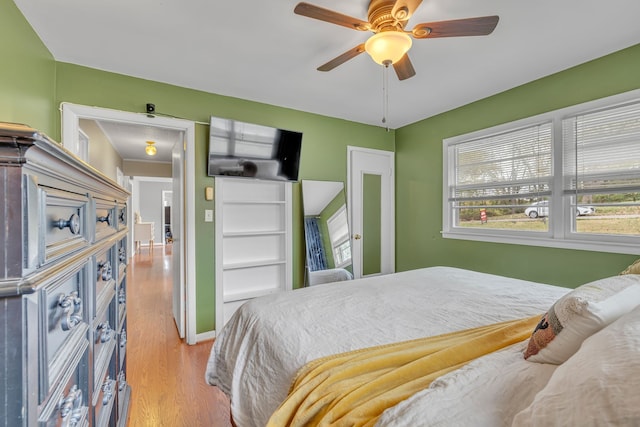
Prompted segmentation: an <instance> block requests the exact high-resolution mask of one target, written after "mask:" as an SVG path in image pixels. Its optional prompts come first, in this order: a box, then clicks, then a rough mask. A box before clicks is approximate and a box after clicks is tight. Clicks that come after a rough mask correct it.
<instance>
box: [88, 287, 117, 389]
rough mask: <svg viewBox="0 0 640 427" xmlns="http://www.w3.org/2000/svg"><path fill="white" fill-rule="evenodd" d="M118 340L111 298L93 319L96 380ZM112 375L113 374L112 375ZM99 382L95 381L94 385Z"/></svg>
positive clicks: (113, 305)
mask: <svg viewBox="0 0 640 427" xmlns="http://www.w3.org/2000/svg"><path fill="white" fill-rule="evenodd" d="M117 341H118V334H117V329H116V316H115V300H114V299H112V300H111V301H110V302H109V304H107V305H106V307H104V308H103V309H102V310H101V311H99V312H98V313H97V314H96V317H95V319H94V321H93V360H94V371H95V372H96V374H95V379H96V381H97V380H98V378H100V377H102V376H103V375H102V373H103V372H104V371H105V370H106V369H107V365H108V363H109V360H110V359H111V356H112V355H113V354H114V353H115V348H116V345H117ZM112 377H113V376H112ZM98 385H99V384H97V383H95V384H94V386H96V387H97V386H98Z"/></svg>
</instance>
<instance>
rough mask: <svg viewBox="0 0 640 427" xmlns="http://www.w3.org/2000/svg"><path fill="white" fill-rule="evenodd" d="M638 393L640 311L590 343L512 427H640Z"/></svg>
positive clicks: (559, 368)
mask: <svg viewBox="0 0 640 427" xmlns="http://www.w3.org/2000/svg"><path fill="white" fill-rule="evenodd" d="M639 391H640V307H638V308H636V309H635V310H633V311H631V312H630V313H628V314H625V315H624V316H622V317H621V318H619V319H618V320H616V321H615V322H614V323H612V324H611V325H609V326H607V327H606V328H604V329H602V330H601V331H600V332H597V333H595V334H594V335H592V336H591V337H589V338H587V339H586V340H585V341H584V343H583V344H582V346H581V347H580V349H579V350H578V352H577V353H576V354H574V355H573V356H572V357H571V358H570V359H569V360H567V361H566V362H565V363H563V364H562V365H560V366H558V368H557V369H556V370H555V372H554V373H553V375H552V376H551V379H550V380H549V382H548V383H547V385H546V386H545V387H544V388H543V389H542V390H541V391H540V392H538V394H537V395H536V397H535V398H534V400H533V402H532V403H531V405H529V407H528V408H526V409H524V410H522V411H521V412H519V413H518V414H517V415H516V416H515V417H514V419H513V427H525V426H541V427H542V426H544V427H547V426H553V425H566V426H581V427H585V426H603V425H615V426H638V425H640V405H639V404H638V392H639Z"/></svg>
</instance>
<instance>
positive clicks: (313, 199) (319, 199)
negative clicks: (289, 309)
mask: <svg viewBox="0 0 640 427" xmlns="http://www.w3.org/2000/svg"><path fill="white" fill-rule="evenodd" d="M302 204H303V211H304V232H305V233H304V234H305V241H306V246H307V269H306V271H307V278H306V282H307V285H309V286H312V285H318V284H321V283H328V282H338V281H341V280H351V279H353V270H352V266H351V239H350V234H349V223H348V221H347V218H348V215H347V203H346V197H345V192H344V183H342V182H336V181H309V180H303V181H302Z"/></svg>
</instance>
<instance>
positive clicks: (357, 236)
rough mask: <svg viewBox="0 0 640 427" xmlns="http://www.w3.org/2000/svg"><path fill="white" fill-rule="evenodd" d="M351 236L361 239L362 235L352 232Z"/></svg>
mask: <svg viewBox="0 0 640 427" xmlns="http://www.w3.org/2000/svg"><path fill="white" fill-rule="evenodd" d="M353 238H354V239H356V240H360V239H362V236H361V235H359V234H354V235H353Z"/></svg>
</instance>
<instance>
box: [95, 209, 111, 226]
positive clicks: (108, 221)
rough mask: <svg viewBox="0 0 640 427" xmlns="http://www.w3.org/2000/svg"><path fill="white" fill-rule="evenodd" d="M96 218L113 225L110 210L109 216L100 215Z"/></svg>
mask: <svg viewBox="0 0 640 427" xmlns="http://www.w3.org/2000/svg"><path fill="white" fill-rule="evenodd" d="M96 219H97V221H98V222H106V223H107V225H109V226H111V212H109V213H108V214H107V216H99V217H98V218H96Z"/></svg>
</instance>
